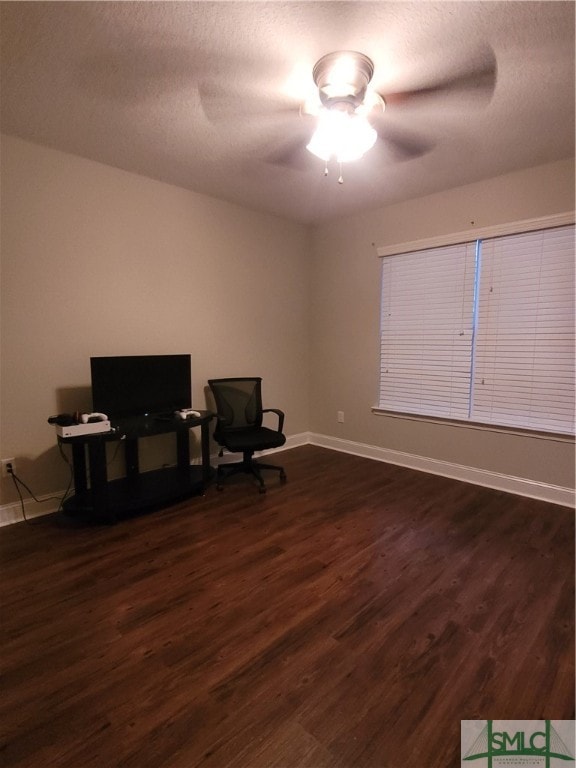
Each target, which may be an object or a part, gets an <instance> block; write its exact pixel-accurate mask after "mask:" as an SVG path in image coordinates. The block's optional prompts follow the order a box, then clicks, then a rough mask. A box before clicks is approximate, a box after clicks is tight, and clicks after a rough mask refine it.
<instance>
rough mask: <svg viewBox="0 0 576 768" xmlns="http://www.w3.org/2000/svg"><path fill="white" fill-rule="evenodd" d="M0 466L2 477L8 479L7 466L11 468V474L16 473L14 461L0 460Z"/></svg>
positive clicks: (12, 459)
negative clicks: (0, 467)
mask: <svg viewBox="0 0 576 768" xmlns="http://www.w3.org/2000/svg"><path fill="white" fill-rule="evenodd" d="M0 465H1V466H2V477H10V472H8V466H9V465H11V466H12V472H16V459H15V458H11V459H2V460H1V461H0Z"/></svg>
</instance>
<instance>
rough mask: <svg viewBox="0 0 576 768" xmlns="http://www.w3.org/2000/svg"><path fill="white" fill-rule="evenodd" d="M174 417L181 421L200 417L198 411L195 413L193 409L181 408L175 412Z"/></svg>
mask: <svg viewBox="0 0 576 768" xmlns="http://www.w3.org/2000/svg"><path fill="white" fill-rule="evenodd" d="M175 414H176V416H179V417H180V418H181V419H188V418H190V417H191V416H201V415H202V414H201V413H200V411H195V410H194V409H193V408H182V409H181V410H180V411H175Z"/></svg>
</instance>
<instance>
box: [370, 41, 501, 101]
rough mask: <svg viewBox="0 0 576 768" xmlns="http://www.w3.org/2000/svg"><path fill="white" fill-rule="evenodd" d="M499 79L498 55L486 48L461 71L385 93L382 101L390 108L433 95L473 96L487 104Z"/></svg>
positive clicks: (490, 48)
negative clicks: (409, 87) (416, 86)
mask: <svg viewBox="0 0 576 768" xmlns="http://www.w3.org/2000/svg"><path fill="white" fill-rule="evenodd" d="M497 78H498V65H497V62H496V55H495V53H494V51H493V49H492V47H491V46H485V47H483V48H482V49H481V50H480V51H478V53H477V54H476V55H475V56H473V57H471V58H469V59H468V61H467V62H466V64H465V65H464V66H463V67H462V69H461V70H460V71H459V72H457V73H455V74H452V75H447V76H445V77H443V78H441V79H439V80H437V81H435V82H432V83H428V84H423V85H421V86H420V87H418V88H413V89H410V90H407V91H400V92H398V93H385V94H382V98H383V99H384V101H385V102H386V105H387V106H403V105H405V104H408V103H410V102H414V101H416V100H417V99H418V98H422V97H430V96H455V97H456V96H458V97H462V96H471V97H472V98H473V99H474V100H475V101H476V103H477V104H484V103H487V102H488V101H490V99H491V98H492V94H493V93H494V89H495V87H496V81H497Z"/></svg>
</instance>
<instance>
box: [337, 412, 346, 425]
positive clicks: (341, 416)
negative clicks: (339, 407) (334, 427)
mask: <svg viewBox="0 0 576 768" xmlns="http://www.w3.org/2000/svg"><path fill="white" fill-rule="evenodd" d="M336 418H337V420H338V424H344V411H338V413H337V414H336Z"/></svg>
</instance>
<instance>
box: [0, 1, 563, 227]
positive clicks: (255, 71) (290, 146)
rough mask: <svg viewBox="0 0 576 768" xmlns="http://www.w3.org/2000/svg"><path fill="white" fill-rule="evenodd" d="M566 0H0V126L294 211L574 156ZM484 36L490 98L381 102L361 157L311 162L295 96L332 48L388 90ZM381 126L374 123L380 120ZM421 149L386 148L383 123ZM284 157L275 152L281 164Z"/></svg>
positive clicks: (340, 208)
mask: <svg viewBox="0 0 576 768" xmlns="http://www.w3.org/2000/svg"><path fill="white" fill-rule="evenodd" d="M574 8H575V6H574V3H572V2H539V3H532V2H510V1H506V2H457V3H451V2H440V3H434V2H376V3H364V2H342V3H340V2H293V3H291V2H255V3H251V2H215V3H213V2H55V3H53V2H2V3H1V31H0V33H1V62H0V65H1V75H2V83H1V84H2V88H1V92H0V93H1V104H0V105H1V113H0V116H1V128H2V131H3V132H5V133H7V134H11V135H16V136H20V137H22V138H25V139H29V140H31V141H35V142H37V143H40V144H44V145H47V146H50V147H55V148H57V149H61V150H64V151H67V152H71V153H74V154H78V155H81V156H83V157H87V158H91V159H94V160H98V161H100V162H103V163H107V164H109V165H112V166H116V167H118V168H122V169H125V170H128V171H132V172H135V173H139V174H142V175H145V176H149V177H151V178H154V179H159V180H162V181H165V182H169V183H172V184H176V185H179V186H182V187H185V188H188V189H191V190H195V191H197V192H202V193H205V194H208V195H212V196H215V197H219V198H222V199H225V200H230V201H233V202H237V203H240V204H241V205H244V206H247V207H250V208H254V209H258V210H267V211H271V212H273V213H277V214H280V215H282V216H286V217H288V218H291V219H295V220H298V221H302V222H313V221H319V220H326V219H330V218H334V217H337V216H342V215H345V214H349V213H354V212H357V211H359V210H362V209H366V208H378V207H382V206H384V205H386V204H390V203H393V202H397V201H400V200H403V199H408V198H413V197H418V196H420V195H422V194H427V193H431V192H434V191H438V190H441V189H446V188H449V187H454V186H458V185H461V184H466V183H469V182H473V181H476V180H479V179H482V178H487V177H490V176H495V175H498V174H500V173H505V172H508V171H511V170H516V169H520V168H525V167H530V166H534V165H538V164H540V163H545V162H549V161H553V160H557V159H561V158H565V157H570V156H573V154H574ZM487 47H491V48H492V50H493V51H494V54H495V56H496V61H497V80H496V87H495V90H494V92H493V94H492V96H491V98H488V99H487V98H476V96H478V94H475V93H473V92H472V93H469V92H461V91H460V90H459V89H448V90H447V91H446V92H444V93H443V92H440V93H436V94H431V95H420V96H419V97H418V98H415V99H412V100H407V101H406V102H405V103H400V104H395V105H392V104H390V106H389V107H388V108H387V109H386V112H385V114H384V116H383V118H382V123H381V125H382V132H381V135H382V139H381V140H379V141H378V143H377V145H376V147H375V148H374V149H373V150H371V151H370V152H369V153H368V154H367V155H366V156H365V157H364V158H363V159H362V160H361V161H358V162H356V163H350V164H347V165H346V166H345V167H344V184H342V185H339V184H337V182H336V179H337V176H338V174H337V171H336V169H333V172H332V173H330V174H329V175H328V177H326V178H325V177H324V173H323V171H324V166H323V163H322V161H321V160H318V159H317V158H315V157H314V156H312V155H311V154H309V153H308V152H306V150H305V149H304V146H305V144H306V142H307V139H308V137H309V136H310V135H311V133H312V130H313V126H314V121H313V118H310V117H305V116H301V115H300V114H299V107H300V104H301V103H302V101H303V100H304V98H305V97H306V96H307V95H308V94H309V90H310V86H311V85H312V80H311V72H312V67H313V65H314V62H315V61H316V60H317V59H318V58H320V57H321V56H322V55H324V54H326V53H328V52H330V51H334V50H341V49H348V50H358V51H361V52H362V53H364V54H366V55H367V56H369V57H370V58H371V59H372V60H373V61H374V64H375V75H374V78H373V85H374V86H375V87H376V89H377V90H378V91H380V92H383V93H385V94H386V93H396V92H399V91H407V90H413V89H415V88H421V87H426V86H428V85H432V84H434V83H437V82H439V81H446V80H448V81H451V80H452V78H453V77H454V76H458V75H459V74H461V73H463V72H465V71H466V69H467V68H468V67H469V66H470V63H471V62H473V61H474V57H475V56H476V55H477V54H478V52H481V51H482V50H486V48H487ZM388 132H389V133H388ZM387 135H389V136H390V137H392V136H395V137H400V138H402V139H403V140H404V141H405V142H408V143H410V142H423V144H424V145H426V146H427V147H429V151H427V152H425V153H424V154H422V155H421V156H419V157H415V158H412V159H403V160H402V159H399V158H398V157H397V156H396V154H395V153H394V152H393V151H392V147H391V145H389V144H388V143H387V141H386V137H387ZM288 160H289V161H290V162H288Z"/></svg>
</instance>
